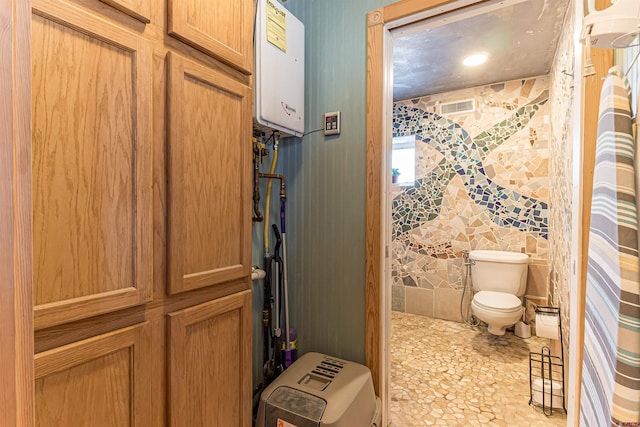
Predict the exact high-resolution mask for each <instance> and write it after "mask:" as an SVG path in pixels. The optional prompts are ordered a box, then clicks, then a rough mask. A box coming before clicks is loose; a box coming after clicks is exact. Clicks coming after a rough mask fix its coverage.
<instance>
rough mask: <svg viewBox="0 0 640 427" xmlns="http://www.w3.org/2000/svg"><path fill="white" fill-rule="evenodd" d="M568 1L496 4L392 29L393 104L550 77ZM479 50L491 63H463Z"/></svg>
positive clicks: (525, 0)
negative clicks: (527, 78) (510, 82)
mask: <svg viewBox="0 0 640 427" xmlns="http://www.w3.org/2000/svg"><path fill="white" fill-rule="evenodd" d="M568 3H569V0H502V1H497V0H495V1H489V2H486V3H483V4H482V5H481V6H480V8H478V9H476V10H473V11H471V10H469V9H466V10H465V9H463V11H462V12H461V13H458V14H457V15H456V14H449V15H446V16H444V17H443V16H440V17H435V18H430V19H427V20H425V21H422V22H420V23H417V24H413V25H411V26H407V27H402V28H398V29H396V30H393V33H392V34H393V36H394V39H395V41H394V47H393V76H394V77H393V98H394V100H403V99H410V98H417V97H420V96H425V95H432V94H437V93H443V92H449V91H452V90H456V89H462V88H468V87H473V86H480V85H486V84H491V83H497V82H504V81H508V80H516V79H520V78H525V77H533V76H540V75H544V74H548V73H549V71H550V69H551V64H552V61H553V57H554V55H555V51H556V45H557V43H558V38H559V36H560V32H561V30H562V24H563V21H564V15H565V11H566V10H567V5H568ZM469 15H472V16H469ZM477 52H484V53H486V54H488V55H489V60H488V61H487V62H486V63H484V64H483V65H480V66H477V67H466V66H464V65H463V64H462V61H463V59H464V58H465V57H466V56H468V55H471V54H474V53H477Z"/></svg>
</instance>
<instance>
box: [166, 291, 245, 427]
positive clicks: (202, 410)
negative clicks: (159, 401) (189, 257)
mask: <svg viewBox="0 0 640 427" xmlns="http://www.w3.org/2000/svg"><path fill="white" fill-rule="evenodd" d="M169 376H170V378H169V384H170V385H169V396H168V401H169V413H170V425H171V426H173V427H184V426H225V427H249V426H250V425H251V292H250V291H245V292H241V293H238V294H234V295H231V296H227V297H224V298H220V299H217V300H214V301H210V302H207V303H204V304H200V305H197V306H195V307H190V308H186V309H184V310H180V311H177V312H175V313H171V314H170V315H169Z"/></svg>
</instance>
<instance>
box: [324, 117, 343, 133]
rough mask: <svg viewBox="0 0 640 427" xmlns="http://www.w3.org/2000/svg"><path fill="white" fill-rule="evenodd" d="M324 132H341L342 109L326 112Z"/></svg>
mask: <svg viewBox="0 0 640 427" xmlns="http://www.w3.org/2000/svg"><path fill="white" fill-rule="evenodd" d="M324 134H325V135H338V134H340V111H333V112H331V113H324Z"/></svg>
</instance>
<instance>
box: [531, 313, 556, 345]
mask: <svg viewBox="0 0 640 427" xmlns="http://www.w3.org/2000/svg"><path fill="white" fill-rule="evenodd" d="M559 320H560V318H559V317H558V316H554V315H549V314H536V335H537V336H539V337H541V338H549V339H552V340H557V339H558V338H560V327H559V324H558V321H559Z"/></svg>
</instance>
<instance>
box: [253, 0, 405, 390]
mask: <svg viewBox="0 0 640 427" xmlns="http://www.w3.org/2000/svg"><path fill="white" fill-rule="evenodd" d="M390 3H393V1H384V0H348V1H344V0H289V1H287V2H286V3H284V5H285V7H286V8H287V9H289V10H290V11H292V13H293V14H294V15H295V16H296V17H298V19H300V20H301V21H302V22H304V24H305V32H306V36H305V56H306V58H305V131H306V132H310V131H313V130H316V129H320V128H321V127H322V120H323V114H324V113H325V112H329V111H341V112H342V133H341V134H340V135H338V136H328V137H325V136H324V134H323V133H322V132H316V133H312V134H309V135H306V136H304V137H303V138H289V139H287V140H285V141H284V142H283V144H282V146H281V151H280V156H281V161H280V162H279V170H280V171H281V172H283V173H284V174H285V176H286V179H287V200H288V204H287V229H286V231H287V252H288V254H287V255H288V266H289V267H288V272H289V277H288V282H289V287H290V300H291V307H290V312H291V318H292V321H291V325H292V326H293V327H295V328H296V329H297V330H298V337H299V339H298V345H299V348H300V351H301V352H309V351H317V352H322V353H327V354H330V355H333V356H336V357H341V358H345V359H349V360H354V361H357V362H360V363H364V360H365V189H366V184H365V169H366V164H365V157H366V57H367V51H366V29H367V26H366V22H367V21H366V19H367V18H366V17H367V13H368V12H369V11H371V10H374V9H376V8H379V7H382V6H384V5H386V4H390ZM259 227H260V226H259ZM254 228H255V227H254ZM261 230H262V229H261V228H260V231H259V232H255V230H254V263H258V261H260V265H261V259H262V249H261V248H262V237H261V233H262V231H261ZM254 290H256V292H254V323H253V324H254V380H255V378H259V377H260V376H261V370H262V368H261V357H262V356H261V351H262V347H261V344H260V343H261V339H260V338H259V337H256V335H259V334H260V329H259V328H260V327H261V323H260V318H261V313H260V311H261V306H262V302H261V296H262V288H261V284H254ZM256 328H257V329H256Z"/></svg>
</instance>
